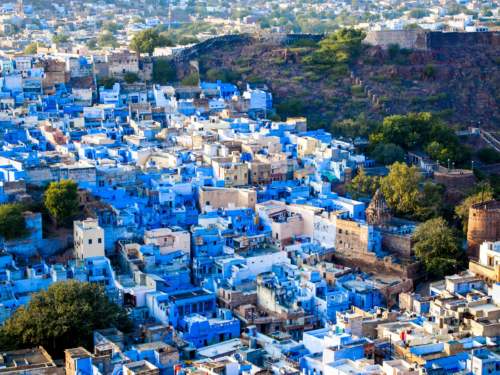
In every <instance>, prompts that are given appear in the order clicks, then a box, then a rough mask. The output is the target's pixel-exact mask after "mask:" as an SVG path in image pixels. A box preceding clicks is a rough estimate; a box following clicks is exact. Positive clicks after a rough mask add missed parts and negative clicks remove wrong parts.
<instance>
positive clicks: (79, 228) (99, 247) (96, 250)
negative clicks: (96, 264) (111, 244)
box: [73, 218, 105, 259]
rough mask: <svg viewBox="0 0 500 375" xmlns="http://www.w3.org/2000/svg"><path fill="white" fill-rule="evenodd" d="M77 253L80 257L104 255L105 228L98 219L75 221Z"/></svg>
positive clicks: (74, 234) (74, 232) (74, 230)
mask: <svg viewBox="0 0 500 375" xmlns="http://www.w3.org/2000/svg"><path fill="white" fill-rule="evenodd" d="M73 238H74V244H75V255H76V257H77V258H78V259H85V258H90V257H97V256H104V255H105V253H104V229H102V228H101V227H100V226H99V224H98V222H97V220H96V219H90V218H89V219H85V220H83V221H75V222H74V223H73Z"/></svg>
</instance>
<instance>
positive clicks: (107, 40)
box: [97, 31, 118, 47]
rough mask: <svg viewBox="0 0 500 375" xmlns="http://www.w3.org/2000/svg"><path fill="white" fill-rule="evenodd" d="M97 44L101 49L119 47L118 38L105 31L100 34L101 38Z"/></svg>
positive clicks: (99, 37)
mask: <svg viewBox="0 0 500 375" xmlns="http://www.w3.org/2000/svg"><path fill="white" fill-rule="evenodd" d="M97 43H98V44H99V46H101V47H106V46H109V47H116V46H118V42H117V40H116V38H115V37H114V35H113V34H112V33H111V32H109V31H103V32H102V33H100V34H99V36H98V37H97Z"/></svg>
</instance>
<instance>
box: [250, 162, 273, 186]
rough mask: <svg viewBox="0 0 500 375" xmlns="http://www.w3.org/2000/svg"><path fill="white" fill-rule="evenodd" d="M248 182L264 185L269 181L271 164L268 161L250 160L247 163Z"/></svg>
mask: <svg viewBox="0 0 500 375" xmlns="http://www.w3.org/2000/svg"><path fill="white" fill-rule="evenodd" d="M248 169H249V176H250V184H252V185H266V184H269V183H271V164H270V163H268V162H260V161H252V162H249V163H248Z"/></svg>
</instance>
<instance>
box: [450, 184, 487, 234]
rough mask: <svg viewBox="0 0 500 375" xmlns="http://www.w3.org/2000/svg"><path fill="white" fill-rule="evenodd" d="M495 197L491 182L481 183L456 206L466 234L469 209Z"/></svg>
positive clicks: (456, 213)
mask: <svg viewBox="0 0 500 375" xmlns="http://www.w3.org/2000/svg"><path fill="white" fill-rule="evenodd" d="M493 198H494V194H493V190H492V188H491V186H490V185H489V184H484V183H481V184H479V186H478V187H477V188H476V189H475V191H474V192H473V193H472V194H471V195H469V196H468V197H467V198H465V199H464V200H463V201H462V202H461V203H460V204H459V205H458V206H456V207H455V215H456V216H457V217H458V218H459V219H460V221H461V222H462V228H463V231H464V234H467V227H468V224H469V209H470V208H471V206H472V205H474V204H476V203H481V202H486V201H489V200H491V199H493Z"/></svg>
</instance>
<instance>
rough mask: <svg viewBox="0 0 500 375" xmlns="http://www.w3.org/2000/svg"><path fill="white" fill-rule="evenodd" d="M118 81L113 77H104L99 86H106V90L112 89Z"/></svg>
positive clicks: (99, 81) (98, 82)
mask: <svg viewBox="0 0 500 375" xmlns="http://www.w3.org/2000/svg"><path fill="white" fill-rule="evenodd" d="M116 82H117V80H116V79H115V78H113V77H102V78H99V80H98V81H97V85H98V86H104V88H105V89H111V88H112V87H113V85H114V84H115V83H116Z"/></svg>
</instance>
